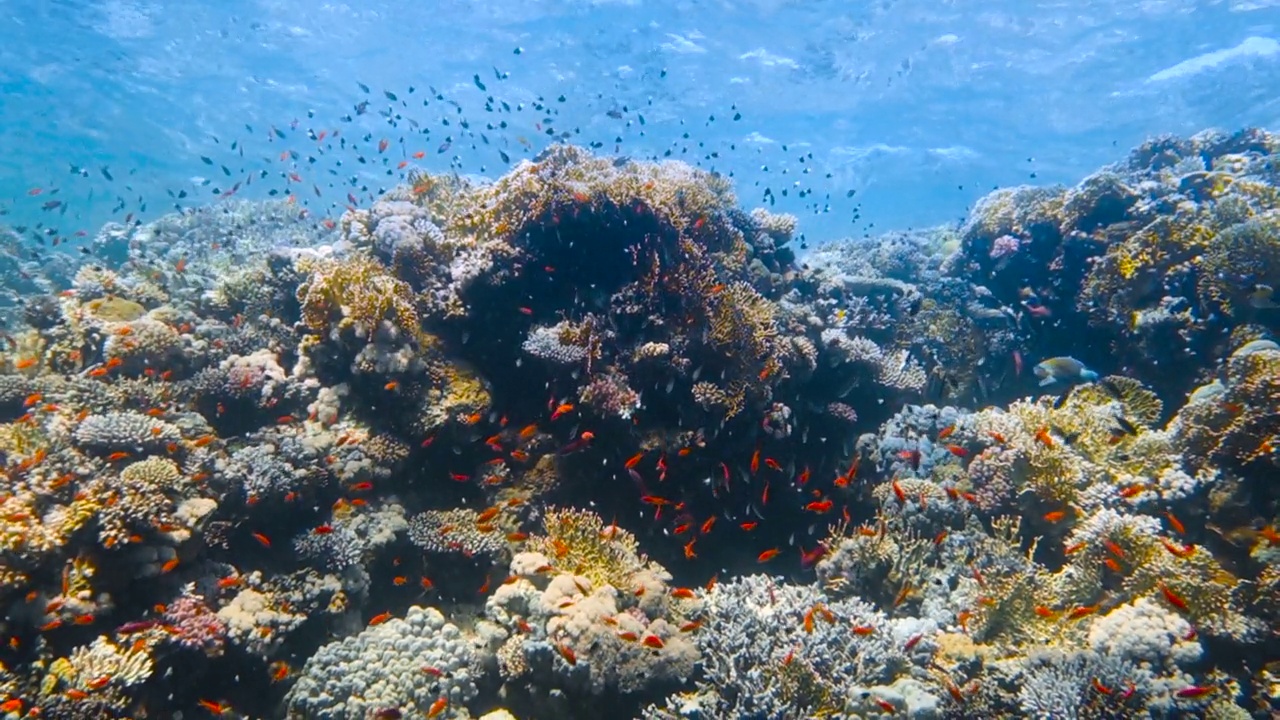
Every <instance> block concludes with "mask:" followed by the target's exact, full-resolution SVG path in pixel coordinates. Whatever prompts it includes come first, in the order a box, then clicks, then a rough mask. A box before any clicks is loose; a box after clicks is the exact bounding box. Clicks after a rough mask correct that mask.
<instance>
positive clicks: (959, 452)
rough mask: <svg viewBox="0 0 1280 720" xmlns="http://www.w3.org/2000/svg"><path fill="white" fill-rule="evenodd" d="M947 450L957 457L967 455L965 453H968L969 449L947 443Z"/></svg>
mask: <svg viewBox="0 0 1280 720" xmlns="http://www.w3.org/2000/svg"><path fill="white" fill-rule="evenodd" d="M947 452H949V453H951V454H952V455H955V456H956V457H959V458H962V457H965V456H967V455H968V454H969V451H968V450H965V449H964V448H962V447H960V446H959V445H948V446H947Z"/></svg>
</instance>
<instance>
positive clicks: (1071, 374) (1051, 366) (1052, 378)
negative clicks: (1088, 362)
mask: <svg viewBox="0 0 1280 720" xmlns="http://www.w3.org/2000/svg"><path fill="white" fill-rule="evenodd" d="M1032 371H1033V372H1034V373H1035V375H1036V377H1038V378H1040V387H1044V386H1045V385H1052V384H1054V383H1056V382H1062V383H1077V382H1093V381H1094V380H1097V379H1098V373H1096V372H1094V371H1092V370H1090V369H1089V368H1087V367H1085V365H1084V363H1082V362H1080V361H1079V360H1076V359H1075V358H1073V357H1066V356H1061V357H1051V358H1049V359H1047V360H1043V361H1041V362H1039V363H1036V366H1035V367H1034V368H1032Z"/></svg>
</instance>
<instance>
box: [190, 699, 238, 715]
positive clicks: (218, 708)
mask: <svg viewBox="0 0 1280 720" xmlns="http://www.w3.org/2000/svg"><path fill="white" fill-rule="evenodd" d="M196 702H198V703H199V704H200V707H202V708H204V709H205V710H208V711H209V712H211V713H213V714H214V715H221V714H223V713H225V712H226V711H228V710H230V709H231V708H230V707H229V706H228V705H226V704H225V703H220V702H217V701H215V700H204V699H200V700H197V701H196Z"/></svg>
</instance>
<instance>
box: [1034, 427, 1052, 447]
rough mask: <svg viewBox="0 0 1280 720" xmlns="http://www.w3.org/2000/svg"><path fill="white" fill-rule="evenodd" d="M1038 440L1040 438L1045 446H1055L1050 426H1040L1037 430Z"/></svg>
mask: <svg viewBox="0 0 1280 720" xmlns="http://www.w3.org/2000/svg"><path fill="white" fill-rule="evenodd" d="M1036 440H1039V441H1040V443H1041V444H1043V445H1044V446H1045V447H1047V448H1050V449H1052V448H1053V437H1052V436H1051V435H1049V428H1040V429H1039V430H1037V431H1036Z"/></svg>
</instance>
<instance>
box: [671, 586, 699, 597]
mask: <svg viewBox="0 0 1280 720" xmlns="http://www.w3.org/2000/svg"><path fill="white" fill-rule="evenodd" d="M671 597H673V598H682V599H686V600H687V599H689V598H692V597H694V594H693V591H692V590H690V589H689V588H676V589H674V590H672V591H671Z"/></svg>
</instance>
